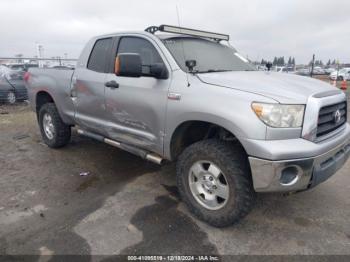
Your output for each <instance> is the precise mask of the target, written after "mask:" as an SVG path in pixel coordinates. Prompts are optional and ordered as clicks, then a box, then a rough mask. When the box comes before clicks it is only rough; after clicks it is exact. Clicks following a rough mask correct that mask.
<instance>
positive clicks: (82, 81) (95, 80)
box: [71, 37, 114, 135]
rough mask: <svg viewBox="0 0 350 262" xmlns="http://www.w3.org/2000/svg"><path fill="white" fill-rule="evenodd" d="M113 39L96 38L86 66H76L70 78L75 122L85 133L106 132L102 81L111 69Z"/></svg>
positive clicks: (103, 81)
mask: <svg viewBox="0 0 350 262" xmlns="http://www.w3.org/2000/svg"><path fill="white" fill-rule="evenodd" d="M113 41H114V38H112V37H109V38H103V39H98V40H96V42H95V43H94V46H93V48H92V51H91V54H90V57H89V59H88V63H87V67H86V68H84V67H80V68H79V67H78V68H77V69H76V71H75V73H74V76H73V79H72V85H73V87H72V91H71V93H72V96H73V97H74V100H75V106H76V113H75V117H76V121H77V123H78V124H79V125H80V126H81V127H83V128H84V129H86V130H89V131H92V132H95V133H99V134H104V135H105V134H106V132H105V121H106V114H105V113H106V112H105V86H104V83H105V80H106V76H107V72H108V70H109V67H110V61H111V59H110V56H111V52H112V51H111V50H112V46H113Z"/></svg>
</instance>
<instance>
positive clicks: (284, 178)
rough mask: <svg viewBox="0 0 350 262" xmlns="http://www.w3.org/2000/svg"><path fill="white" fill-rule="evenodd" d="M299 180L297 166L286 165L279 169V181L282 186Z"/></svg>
mask: <svg viewBox="0 0 350 262" xmlns="http://www.w3.org/2000/svg"><path fill="white" fill-rule="evenodd" d="M298 180H299V170H298V167H297V166H288V167H286V168H284V169H282V171H281V178H280V183H281V185H283V186H291V185H294V184H295V183H296V182H297V181H298Z"/></svg>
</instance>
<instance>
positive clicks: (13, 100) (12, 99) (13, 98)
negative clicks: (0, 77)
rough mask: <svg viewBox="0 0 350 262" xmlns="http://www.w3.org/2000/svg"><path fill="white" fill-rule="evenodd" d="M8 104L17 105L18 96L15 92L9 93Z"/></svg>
mask: <svg viewBox="0 0 350 262" xmlns="http://www.w3.org/2000/svg"><path fill="white" fill-rule="evenodd" d="M7 103H9V104H14V103H16V95H15V92H13V91H9V92H8V93H7Z"/></svg>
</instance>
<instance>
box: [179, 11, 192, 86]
mask: <svg viewBox="0 0 350 262" xmlns="http://www.w3.org/2000/svg"><path fill="white" fill-rule="evenodd" d="M176 15H177V23H178V24H179V27H180V33H182V29H181V24H180V15H179V8H178V7H177V5H176ZM182 54H183V57H184V62H185V63H186V56H185V46H184V42H183V41H182ZM185 73H186V79H187V87H189V86H190V85H191V84H190V82H189V81H188V74H187V72H185Z"/></svg>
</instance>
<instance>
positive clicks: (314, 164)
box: [249, 124, 350, 192]
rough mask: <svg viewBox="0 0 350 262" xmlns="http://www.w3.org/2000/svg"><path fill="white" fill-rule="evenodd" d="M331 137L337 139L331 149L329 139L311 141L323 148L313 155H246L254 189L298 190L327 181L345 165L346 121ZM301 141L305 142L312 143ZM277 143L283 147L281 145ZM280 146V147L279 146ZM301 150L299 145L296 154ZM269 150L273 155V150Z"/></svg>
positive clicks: (349, 139)
mask: <svg viewBox="0 0 350 262" xmlns="http://www.w3.org/2000/svg"><path fill="white" fill-rule="evenodd" d="M332 139H333V140H336V141H338V143H337V145H336V146H333V147H332V148H331V149H329V148H328V147H327V145H328V146H329V142H328V143H327V142H325V143H319V144H315V145H316V146H317V147H318V150H317V152H320V151H322V149H323V150H325V149H326V150H327V151H325V152H323V153H320V154H318V155H316V156H311V157H303V158H294V159H287V160H265V159H261V158H258V157H249V162H250V166H251V172H252V177H253V184H254V189H255V191H256V192H291V191H300V190H305V189H309V188H312V187H314V186H316V185H317V184H319V183H321V182H323V181H325V180H327V179H328V178H329V177H331V176H332V175H333V174H335V173H336V171H337V170H339V169H340V168H341V167H342V166H343V165H344V164H345V162H346V160H347V159H348V158H349V156H350V130H349V124H346V128H345V130H344V131H343V132H342V134H340V135H338V137H337V138H330V140H332ZM301 140H304V139H301ZM286 141H287V140H286ZM304 141H305V143H312V142H309V141H306V140H304ZM304 141H301V142H304ZM333 142H334V141H333ZM281 143H282V142H281ZM281 146H282V147H283V145H281ZM280 149H281V147H279V150H280ZM290 149H291V148H289V150H290ZM305 149H306V148H303V147H300V148H299V151H300V152H299V155H300V156H303V155H304V154H305ZM270 150H271V148H270ZM286 150H288V148H286ZM292 151H293V150H292ZM271 153H272V154H273V152H271ZM293 153H297V152H293Z"/></svg>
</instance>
